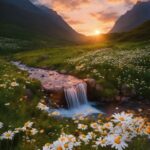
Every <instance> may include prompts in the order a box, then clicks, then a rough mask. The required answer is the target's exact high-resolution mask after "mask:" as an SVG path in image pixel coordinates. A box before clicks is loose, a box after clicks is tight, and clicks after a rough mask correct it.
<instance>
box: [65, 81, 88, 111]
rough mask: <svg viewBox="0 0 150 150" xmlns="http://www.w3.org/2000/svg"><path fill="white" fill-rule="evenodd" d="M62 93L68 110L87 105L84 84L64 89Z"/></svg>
mask: <svg viewBox="0 0 150 150" xmlns="http://www.w3.org/2000/svg"><path fill="white" fill-rule="evenodd" d="M64 92H65V98H66V100H67V104H68V107H69V109H75V108H79V107H81V105H86V104H87V103H88V100H87V85H86V83H79V84H77V85H76V86H73V87H70V88H67V89H64Z"/></svg>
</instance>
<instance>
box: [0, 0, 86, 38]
mask: <svg viewBox="0 0 150 150" xmlns="http://www.w3.org/2000/svg"><path fill="white" fill-rule="evenodd" d="M0 10H1V13H0V20H1V25H2V24H4V25H5V24H9V28H10V26H11V25H12V26H16V27H18V28H22V29H23V30H25V31H26V32H30V33H37V34H38V35H42V36H48V37H49V38H52V39H53V38H54V39H63V40H69V41H79V40H81V38H83V36H82V35H80V34H78V33H77V32H76V31H74V30H73V29H72V28H71V27H70V26H69V25H68V24H67V23H66V22H65V21H64V20H63V19H62V18H61V17H60V16H59V15H58V14H57V13H56V12H55V11H53V10H52V9H48V8H46V7H44V6H43V7H41V6H36V5H34V4H32V3H31V2H30V1H29V0H1V1H0ZM1 32H2V33H3V28H1V29H0V33H1ZM16 32H17V31H16ZM8 35H11V33H10V34H9V32H8V33H7V36H8ZM11 36H12V35H11Z"/></svg>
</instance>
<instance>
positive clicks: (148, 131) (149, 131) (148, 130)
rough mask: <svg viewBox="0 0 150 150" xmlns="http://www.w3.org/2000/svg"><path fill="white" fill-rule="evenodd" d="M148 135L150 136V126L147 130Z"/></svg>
mask: <svg viewBox="0 0 150 150" xmlns="http://www.w3.org/2000/svg"><path fill="white" fill-rule="evenodd" d="M145 131H146V133H148V134H150V126H149V127H147V128H146V130H145Z"/></svg>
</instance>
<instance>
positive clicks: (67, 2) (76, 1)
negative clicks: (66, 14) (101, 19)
mask: <svg viewBox="0 0 150 150" xmlns="http://www.w3.org/2000/svg"><path fill="white" fill-rule="evenodd" d="M38 1H39V2H40V3H42V4H46V5H49V6H51V7H52V8H56V9H59V10H72V11H73V10H75V9H79V8H81V7H82V6H85V5H88V4H89V3H90V2H92V0H38Z"/></svg>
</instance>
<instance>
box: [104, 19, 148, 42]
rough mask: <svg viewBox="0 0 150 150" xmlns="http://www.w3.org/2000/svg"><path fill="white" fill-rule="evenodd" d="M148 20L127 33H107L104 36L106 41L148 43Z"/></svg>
mask: <svg viewBox="0 0 150 150" xmlns="http://www.w3.org/2000/svg"><path fill="white" fill-rule="evenodd" d="M149 33H150V20H149V21H146V22H144V23H143V24H142V25H140V26H138V27H137V28H135V29H132V30H131V31H129V32H122V33H109V34H106V35H104V36H105V38H106V39H107V40H110V41H119V42H130V41H132V42H139V41H145V42H149V41H150V34H149Z"/></svg>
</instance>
